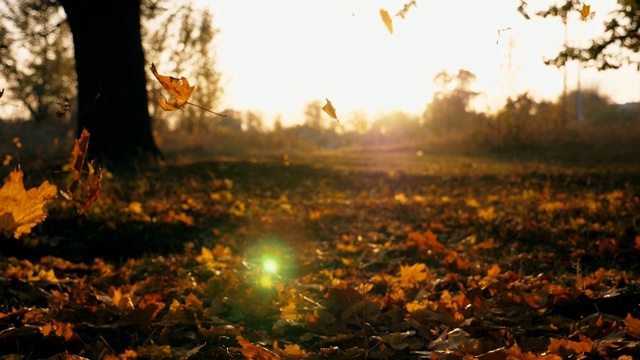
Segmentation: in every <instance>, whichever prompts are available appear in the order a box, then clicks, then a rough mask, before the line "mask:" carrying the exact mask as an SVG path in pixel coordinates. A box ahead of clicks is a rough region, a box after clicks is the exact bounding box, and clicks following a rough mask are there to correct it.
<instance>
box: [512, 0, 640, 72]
mask: <svg viewBox="0 0 640 360" xmlns="http://www.w3.org/2000/svg"><path fill="white" fill-rule="evenodd" d="M617 3H618V8H617V9H616V11H614V12H612V14H610V15H609V17H608V19H607V20H606V21H605V24H604V26H605V29H604V32H603V35H602V36H601V37H599V38H597V39H592V40H591V43H590V44H589V45H588V46H586V47H575V46H568V45H567V46H565V48H564V49H563V50H562V51H561V52H560V53H559V54H558V55H557V56H556V57H555V58H553V59H549V60H546V63H547V64H551V65H555V66H557V67H560V66H563V65H564V64H565V63H566V62H567V61H569V60H578V61H581V62H586V63H592V64H594V65H595V66H596V68H598V69H599V70H606V69H617V68H619V67H621V66H623V65H625V64H636V65H638V66H639V67H640V60H638V57H637V56H634V55H635V54H637V53H638V51H640V1H638V0H618V1H617ZM582 5H583V2H581V1H572V0H565V1H559V2H557V3H556V4H554V5H552V6H550V7H549V8H547V9H546V10H544V11H540V12H537V13H536V15H538V16H542V17H545V18H546V17H561V18H566V17H567V15H568V14H569V13H570V12H572V11H575V13H576V14H577V12H578V10H579V9H581V8H582ZM594 10H595V11H597V9H595V8H594ZM518 11H520V13H521V14H523V15H524V16H525V17H526V18H530V15H529V13H528V11H527V0H520V6H519V7H518ZM620 48H622V50H623V51H621V49H620Z"/></svg>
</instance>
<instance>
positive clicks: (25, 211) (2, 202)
mask: <svg viewBox="0 0 640 360" xmlns="http://www.w3.org/2000/svg"><path fill="white" fill-rule="evenodd" d="M23 176H24V174H23V173H22V170H20V169H17V170H14V171H12V172H11V173H10V174H9V178H8V179H5V182H4V185H3V186H2V188H0V233H4V234H6V235H9V236H13V237H15V238H16V239H18V238H20V236H22V235H24V234H28V233H30V232H31V229H32V228H33V227H34V226H36V225H37V224H39V223H40V222H42V221H44V219H45V218H46V217H47V214H46V213H45V212H44V206H45V205H46V203H47V202H48V201H49V200H51V199H53V198H55V197H56V195H57V192H58V189H57V188H56V186H55V185H52V184H49V182H48V181H45V182H43V183H42V184H41V185H40V186H39V187H37V188H32V189H29V190H26V189H25V188H24V184H23V183H22V178H23Z"/></svg>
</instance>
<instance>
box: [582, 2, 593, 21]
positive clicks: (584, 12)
mask: <svg viewBox="0 0 640 360" xmlns="http://www.w3.org/2000/svg"><path fill="white" fill-rule="evenodd" d="M590 14H591V5H588V4H587V3H584V4H582V9H580V16H582V20H586V19H587V18H588V17H589V15H590Z"/></svg>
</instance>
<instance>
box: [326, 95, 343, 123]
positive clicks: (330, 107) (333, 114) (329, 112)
mask: <svg viewBox="0 0 640 360" xmlns="http://www.w3.org/2000/svg"><path fill="white" fill-rule="evenodd" d="M325 100H327V103H326V104H325V105H324V106H323V107H322V110H324V112H326V113H327V115H329V116H330V117H331V118H332V119H334V120H335V121H337V122H338V125H340V127H342V124H340V120H338V115H336V109H335V108H334V107H333V105H332V104H331V101H329V99H325Z"/></svg>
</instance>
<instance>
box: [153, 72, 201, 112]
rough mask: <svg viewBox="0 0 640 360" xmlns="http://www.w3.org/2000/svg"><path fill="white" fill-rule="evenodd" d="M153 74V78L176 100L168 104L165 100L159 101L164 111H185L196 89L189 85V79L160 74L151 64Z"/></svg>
mask: <svg viewBox="0 0 640 360" xmlns="http://www.w3.org/2000/svg"><path fill="white" fill-rule="evenodd" d="M151 72H152V73H153V76H155V77H156V79H158V81H159V82H160V84H161V85H162V87H164V88H165V89H166V90H167V91H168V92H169V94H171V95H173V96H175V98H173V99H171V100H169V101H168V102H167V101H164V100H158V103H159V104H160V107H161V108H162V110H165V111H174V110H179V109H184V107H185V106H186V105H187V103H188V102H189V98H190V97H191V95H192V94H193V91H194V90H195V89H196V87H195V86H191V85H189V80H187V78H186V77H184V76H183V77H182V78H180V79H178V78H174V77H172V76H165V75H160V74H158V71H157V70H156V65H155V64H151Z"/></svg>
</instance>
